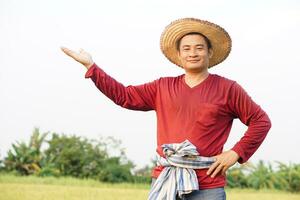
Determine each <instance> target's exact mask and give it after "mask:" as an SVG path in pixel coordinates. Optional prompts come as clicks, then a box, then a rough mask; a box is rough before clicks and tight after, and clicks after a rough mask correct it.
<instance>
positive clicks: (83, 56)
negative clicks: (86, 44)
mask: <svg viewBox="0 0 300 200" xmlns="http://www.w3.org/2000/svg"><path fill="white" fill-rule="evenodd" d="M61 50H62V51H63V52H64V53H65V54H67V55H68V56H70V57H71V58H73V59H74V60H76V61H77V62H79V63H81V64H83V65H84V66H85V67H86V68H87V69H89V68H90V67H91V66H92V65H93V64H94V61H93V59H92V56H91V54H89V53H88V52H86V51H84V50H83V49H80V50H79V52H76V51H73V50H71V49H68V48H66V47H61Z"/></svg>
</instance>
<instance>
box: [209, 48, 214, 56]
mask: <svg viewBox="0 0 300 200" xmlns="http://www.w3.org/2000/svg"><path fill="white" fill-rule="evenodd" d="M213 54H214V52H213V50H212V49H211V48H210V49H208V57H209V58H212V56H213Z"/></svg>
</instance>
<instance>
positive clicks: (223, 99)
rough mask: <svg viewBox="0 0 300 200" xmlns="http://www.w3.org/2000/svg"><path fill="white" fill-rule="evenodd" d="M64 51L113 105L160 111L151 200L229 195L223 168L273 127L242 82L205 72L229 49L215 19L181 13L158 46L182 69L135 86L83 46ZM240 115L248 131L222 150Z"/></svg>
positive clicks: (242, 158) (250, 149)
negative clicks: (107, 70)
mask: <svg viewBox="0 0 300 200" xmlns="http://www.w3.org/2000/svg"><path fill="white" fill-rule="evenodd" d="M62 50H63V51H64V52H65V53H66V54H67V55H69V56H71V57H72V58H74V59H75V60H76V61H78V62H80V63H82V64H83V65H84V66H85V67H86V68H87V69H88V71H87V73H86V75H85V77H86V78H91V79H92V80H93V81H94V83H95V85H96V86H97V87H98V89H99V90H100V91H101V92H102V93H103V94H105V95H106V96H107V97H108V98H110V99H111V100H112V101H114V102H115V103H116V104H118V105H120V106H122V107H124V108H127V109H132V110H142V111H149V110H155V111H156V115H157V145H158V146H157V153H158V166H156V167H155V168H154V169H153V173H152V176H153V184H152V189H151V192H150V196H149V199H168V200H169V199H176V198H181V199H209V200H219V199H226V194H225V191H224V186H225V185H226V170H227V169H228V168H229V167H231V166H232V165H234V164H235V163H236V162H239V163H244V162H246V161H247V160H248V159H249V158H250V157H251V156H252V155H253V154H254V152H255V151H256V150H257V149H258V147H259V146H260V145H261V143H262V142H263V140H264V138H265V137H266V135H267V132H268V131H269V129H270V128H271V122H270V120H269V118H268V116H267V114H266V113H265V112H264V111H263V110H262V109H261V108H260V106H258V105H257V104H256V103H255V102H254V101H253V100H252V99H251V97H250V96H249V95H248V94H247V93H246V92H245V91H244V90H243V88H242V87H241V86H240V85H239V84H237V83H236V82H235V81H232V80H229V79H227V78H224V77H221V76H219V75H216V74H210V73H209V72H208V68H210V67H213V66H215V65H217V64H219V63H221V62H222V61H223V60H225V59H226V57H227V56H228V55H229V53H230V50H231V39H230V37H229V35H228V33H227V32H226V31H225V30H224V29H223V28H221V27H220V26H218V25H216V24H213V23H211V22H208V21H203V20H200V19H194V18H184V19H179V20H176V21H174V22H172V23H171V24H170V25H168V26H167V27H166V29H165V31H164V32H163V34H162V36H161V50H162V52H163V53H164V55H165V56H166V57H167V58H168V59H169V60H170V61H171V62H172V63H174V64H176V65H178V66H179V67H182V68H183V69H184V71H185V73H184V74H182V75H180V76H177V77H162V78H159V79H157V80H154V81H152V82H149V83H145V84H142V85H137V86H131V85H130V86H127V87H125V86H124V85H122V84H121V83H119V82H117V81H116V80H115V79H113V78H112V77H110V76H109V75H108V74H106V73H105V72H104V71H103V70H102V69H101V68H99V67H98V66H97V65H96V64H95V63H94V62H93V60H92V58H91V56H90V54H88V53H87V52H85V51H83V50H81V51H80V52H79V53H77V52H75V51H72V50H69V49H67V48H62ZM235 118H239V119H240V120H241V122H242V123H244V124H245V125H247V126H248V129H247V131H246V132H245V134H244V136H243V137H242V138H241V140H240V141H238V142H237V143H236V144H235V145H234V147H232V148H231V149H230V150H228V151H224V152H222V151H223V146H224V144H225V142H226V140H227V138H228V136H229V132H230V129H231V126H232V122H233V119H235Z"/></svg>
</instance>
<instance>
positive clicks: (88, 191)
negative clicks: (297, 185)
mask: <svg viewBox="0 0 300 200" xmlns="http://www.w3.org/2000/svg"><path fill="white" fill-rule="evenodd" d="M149 189H150V185H148V184H128V183H122V184H107V183H101V182H98V181H95V180H90V179H86V180H81V179H76V178H66V177H64V178H54V177H46V178H40V177H34V176H31V177H19V176H14V175H4V174H0V200H77V199H78V200H79V199H80V200H94V199H97V200H98V199H101V200H120V199H121V200H133V199H134V200H142V199H143V200H144V199H147V195H148V192H149ZM226 193H227V199H229V200H240V199H242V200H260V199H262V200H300V194H291V193H287V192H282V191H276V190H260V191H256V190H249V189H247V190H241V189H226Z"/></svg>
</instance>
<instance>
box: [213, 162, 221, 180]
mask: <svg viewBox="0 0 300 200" xmlns="http://www.w3.org/2000/svg"><path fill="white" fill-rule="evenodd" d="M223 168H224V166H223V165H221V164H220V165H218V167H217V168H216V169H215V170H214V172H213V174H212V175H211V177H212V178H214V177H215V176H216V175H217V174H218V173H219V172H220V171H222V169H223Z"/></svg>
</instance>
